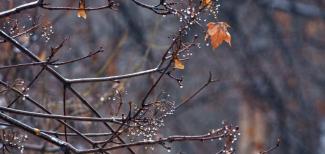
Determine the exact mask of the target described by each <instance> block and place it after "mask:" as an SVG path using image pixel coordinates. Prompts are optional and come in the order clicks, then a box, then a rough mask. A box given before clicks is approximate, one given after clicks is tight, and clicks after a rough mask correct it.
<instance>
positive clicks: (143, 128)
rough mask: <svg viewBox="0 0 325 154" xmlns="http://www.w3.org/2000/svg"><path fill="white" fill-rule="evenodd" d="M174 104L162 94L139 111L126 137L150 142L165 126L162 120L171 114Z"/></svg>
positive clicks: (166, 95) (169, 97) (167, 96)
mask: <svg viewBox="0 0 325 154" xmlns="http://www.w3.org/2000/svg"><path fill="white" fill-rule="evenodd" d="M174 110H175V102H174V101H171V96H170V95H169V94H167V93H165V92H162V93H161V94H160V95H159V96H158V98H157V99H156V100H155V101H154V102H152V103H150V104H149V105H148V106H146V109H143V110H141V112H140V114H139V117H140V118H138V119H136V122H134V124H133V127H130V128H129V134H128V136H131V137H132V139H131V140H134V138H135V137H143V139H144V140H145V141H152V140H153V139H154V138H155V137H156V136H157V135H158V131H159V129H160V128H161V127H163V126H165V124H164V118H165V117H166V116H168V115H171V114H173V112H174Z"/></svg>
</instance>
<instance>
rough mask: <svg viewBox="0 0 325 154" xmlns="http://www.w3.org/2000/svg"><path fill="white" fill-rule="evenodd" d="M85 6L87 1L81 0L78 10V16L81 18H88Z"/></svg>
mask: <svg viewBox="0 0 325 154" xmlns="http://www.w3.org/2000/svg"><path fill="white" fill-rule="evenodd" d="M85 8H86V2H85V0H80V1H79V10H78V12H77V16H78V17H79V18H80V17H82V18H84V19H86V18H87V14H86V10H85Z"/></svg>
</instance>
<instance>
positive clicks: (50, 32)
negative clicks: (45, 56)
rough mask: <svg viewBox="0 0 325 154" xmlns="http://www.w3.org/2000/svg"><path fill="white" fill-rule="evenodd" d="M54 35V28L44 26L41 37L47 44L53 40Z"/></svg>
mask: <svg viewBox="0 0 325 154" xmlns="http://www.w3.org/2000/svg"><path fill="white" fill-rule="evenodd" d="M53 34H54V30H53V26H52V25H49V26H43V27H42V32H41V37H42V38H43V39H44V41H45V42H46V43H47V42H49V40H50V39H51V36H52V35H53Z"/></svg>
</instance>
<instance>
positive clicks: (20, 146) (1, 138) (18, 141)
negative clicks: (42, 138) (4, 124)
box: [0, 129, 28, 153]
mask: <svg viewBox="0 0 325 154" xmlns="http://www.w3.org/2000/svg"><path fill="white" fill-rule="evenodd" d="M1 131H2V132H1V135H0V143H1V144H2V146H1V148H5V149H9V148H14V149H16V150H19V152H20V153H23V152H24V143H25V141H26V140H27V138H28V136H27V135H25V134H20V133H18V132H17V131H14V130H12V129H3V130H1Z"/></svg>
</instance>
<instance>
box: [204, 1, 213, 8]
mask: <svg viewBox="0 0 325 154" xmlns="http://www.w3.org/2000/svg"><path fill="white" fill-rule="evenodd" d="M211 5H212V0H202V7H207V8H210V7H211Z"/></svg>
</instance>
